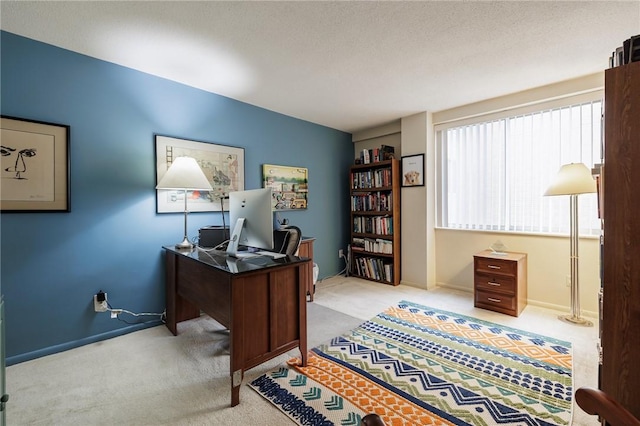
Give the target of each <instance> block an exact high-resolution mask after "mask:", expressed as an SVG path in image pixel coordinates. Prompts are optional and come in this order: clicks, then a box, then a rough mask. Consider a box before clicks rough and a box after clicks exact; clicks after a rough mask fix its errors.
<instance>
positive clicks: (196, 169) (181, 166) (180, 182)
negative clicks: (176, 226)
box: [156, 157, 213, 249]
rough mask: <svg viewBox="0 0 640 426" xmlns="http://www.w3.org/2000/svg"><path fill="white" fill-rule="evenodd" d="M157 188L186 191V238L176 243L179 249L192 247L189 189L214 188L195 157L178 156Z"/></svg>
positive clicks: (209, 189)
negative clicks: (189, 232)
mask: <svg viewBox="0 0 640 426" xmlns="http://www.w3.org/2000/svg"><path fill="white" fill-rule="evenodd" d="M156 189H173V190H183V191H184V239H183V240H182V242H181V243H178V244H176V248H177V249H192V248H193V247H194V244H193V243H192V242H191V241H189V237H188V235H187V214H188V213H189V211H188V209H187V191H189V190H192V191H195V190H202V191H211V190H213V188H212V187H211V184H210V183H209V181H208V180H207V177H206V176H205V174H204V172H203V171H202V169H201V168H200V166H199V165H198V162H197V161H196V160H195V158H191V157H178V158H176V159H174V160H173V163H172V164H171V167H169V169H168V170H167V172H166V173H165V174H164V176H162V178H161V179H160V182H158V185H157V186H156Z"/></svg>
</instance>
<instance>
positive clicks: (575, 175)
mask: <svg viewBox="0 0 640 426" xmlns="http://www.w3.org/2000/svg"><path fill="white" fill-rule="evenodd" d="M592 192H596V182H595V180H594V179H593V177H592V176H591V172H590V171H589V169H588V168H587V166H585V165H584V164H582V163H571V164H565V165H564V166H562V167H561V168H560V171H559V172H558V174H557V175H556V178H555V180H554V181H553V182H552V183H551V185H550V186H549V188H548V189H547V191H546V192H545V193H544V195H569V196H570V221H571V223H570V227H569V229H570V234H569V237H570V241H571V314H569V315H562V316H560V319H561V320H563V321H567V322H570V323H572V324H578V325H584V326H592V325H593V323H592V322H591V321H589V320H586V319H584V318H582V317H581V315H580V285H579V280H578V195H579V194H588V193H592Z"/></svg>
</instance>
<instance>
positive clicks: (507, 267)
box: [476, 257, 518, 276]
mask: <svg viewBox="0 0 640 426" xmlns="http://www.w3.org/2000/svg"><path fill="white" fill-rule="evenodd" d="M476 272H488V273H490V274H501V275H511V276H516V274H517V273H518V264H517V262H514V261H509V260H505V259H493V258H488V257H478V258H476Z"/></svg>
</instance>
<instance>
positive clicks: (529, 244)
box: [435, 197, 600, 317]
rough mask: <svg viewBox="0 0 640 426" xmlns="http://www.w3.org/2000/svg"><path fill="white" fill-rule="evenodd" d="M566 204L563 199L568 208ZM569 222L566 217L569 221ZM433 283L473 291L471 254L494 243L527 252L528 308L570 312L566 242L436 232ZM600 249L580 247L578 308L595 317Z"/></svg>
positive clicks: (588, 241) (588, 244)
mask: <svg viewBox="0 0 640 426" xmlns="http://www.w3.org/2000/svg"><path fill="white" fill-rule="evenodd" d="M568 202H569V199H568V197H567V203H568ZM568 220H569V218H568V217H567V221H568ZM435 236H436V267H435V268H436V281H437V283H438V285H439V286H443V287H452V288H456V289H459V290H463V291H469V292H471V291H473V255H474V254H475V253H477V252H479V251H482V250H485V249H487V248H488V247H489V246H490V245H491V244H492V243H494V242H495V241H496V240H500V241H502V242H503V243H504V244H505V245H506V246H507V250H508V251H514V252H521V253H527V269H528V274H527V275H528V299H529V304H532V305H537V306H543V307H546V308H552V309H558V310H564V311H567V312H568V311H569V307H570V300H571V293H570V289H569V287H568V286H567V277H568V276H569V274H570V260H569V237H568V236H567V237H553V236H538V235H524V234H508V233H494V232H479V231H458V230H449V229H437V230H436V231H435ZM599 250H600V245H599V243H598V239H597V238H582V239H580V242H579V258H580V259H579V271H578V276H579V278H580V280H579V282H580V305H581V308H582V313H583V314H584V315H588V316H592V317H597V311H598V290H599V288H600V261H599V259H600V254H599Z"/></svg>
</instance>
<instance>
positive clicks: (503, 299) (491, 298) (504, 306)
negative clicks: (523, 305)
mask: <svg viewBox="0 0 640 426" xmlns="http://www.w3.org/2000/svg"><path fill="white" fill-rule="evenodd" d="M475 299H476V300H475V306H476V307H478V308H485V309H491V310H492V311H498V312H502V313H506V314H511V315H513V312H514V311H516V308H517V307H518V305H517V303H516V302H517V299H516V297H515V296H507V295H504V294H499V293H489V292H484V291H480V290H477V291H476V294H475Z"/></svg>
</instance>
